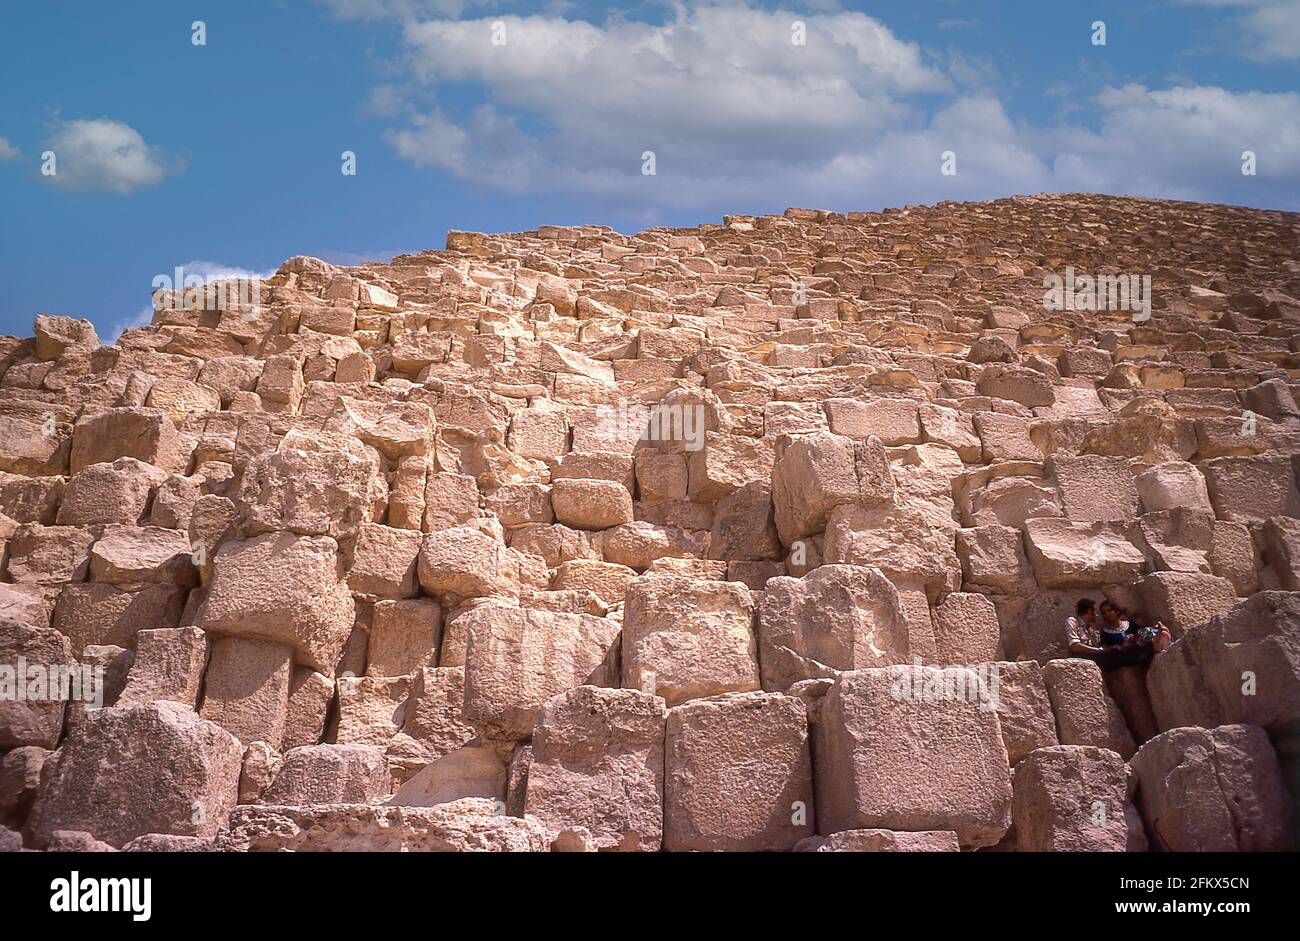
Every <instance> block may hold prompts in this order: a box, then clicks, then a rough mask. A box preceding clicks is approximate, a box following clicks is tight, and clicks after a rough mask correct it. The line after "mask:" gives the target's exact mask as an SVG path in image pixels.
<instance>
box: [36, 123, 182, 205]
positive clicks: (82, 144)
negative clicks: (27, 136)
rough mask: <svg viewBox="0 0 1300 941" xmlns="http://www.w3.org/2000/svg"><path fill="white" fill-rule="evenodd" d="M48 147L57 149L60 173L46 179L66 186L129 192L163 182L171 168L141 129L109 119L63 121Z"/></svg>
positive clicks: (46, 144) (49, 141) (55, 151)
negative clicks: (141, 134) (146, 141)
mask: <svg viewBox="0 0 1300 941" xmlns="http://www.w3.org/2000/svg"><path fill="white" fill-rule="evenodd" d="M44 149H45V150H50V151H53V152H54V154H55V160H56V165H55V170H56V172H55V173H54V175H52V176H46V177H43V179H45V180H46V181H48V182H49V183H51V184H53V185H54V186H59V187H63V188H65V189H80V190H99V191H103V192H110V193H119V194H122V195H126V194H128V193H132V192H134V191H135V190H138V189H142V188H144V187H146V186H154V185H156V184H158V183H160V182H162V179H163V177H164V176H166V175H167V172H168V170H167V167H166V161H165V158H164V157H163V156H162V154H161V153H160V152H159V151H158V150H157V149H156V148H153V147H150V146H149V145H148V144H146V143H145V141H144V138H143V137H141V136H140V134H139V132H138V131H136V130H135V129H134V128H132V127H130V126H129V125H127V124H123V123H122V122H121V121H114V120H111V119H109V118H95V119H93V120H77V121H64V122H61V123H60V124H59V125H58V126H57V127H55V129H54V130H53V132H52V133H51V134H50V136H49V137H48V138H47V139H46V141H45V144H44Z"/></svg>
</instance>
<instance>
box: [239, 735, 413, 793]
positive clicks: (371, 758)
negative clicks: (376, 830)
mask: <svg viewBox="0 0 1300 941" xmlns="http://www.w3.org/2000/svg"><path fill="white" fill-rule="evenodd" d="M387 796H388V763H387V761H386V760H385V759H384V752H383V749H380V748H375V747H373V746H370V745H304V746H303V747H301V748H291V749H289V750H288V751H287V752H285V753H284V757H283V758H281V760H280V770H279V772H278V773H277V774H276V776H275V780H274V781H272V782H271V786H270V787H268V788H267V789H266V792H265V793H264V794H263V795H262V803H264V804H368V803H373V802H374V801H378V800H382V799H383V798H384V797H387Z"/></svg>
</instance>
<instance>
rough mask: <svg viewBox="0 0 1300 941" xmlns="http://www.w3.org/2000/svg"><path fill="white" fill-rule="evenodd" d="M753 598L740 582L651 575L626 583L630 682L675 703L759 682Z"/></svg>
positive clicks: (625, 650) (626, 653) (626, 658)
mask: <svg viewBox="0 0 1300 941" xmlns="http://www.w3.org/2000/svg"><path fill="white" fill-rule="evenodd" d="M753 617H754V602H753V598H752V597H751V595H750V593H749V590H748V589H747V588H745V586H743V585H740V584H738V583H736V582H722V581H711V580H703V579H693V578H688V577H685V576H679V575H658V574H646V575H642V576H639V577H637V578H634V579H632V580H631V581H630V582H629V583H628V587H627V600H626V602H625V606H624V612H623V685H624V686H626V687H629V688H631V689H640V690H642V691H643V692H648V693H657V694H658V695H660V696H662V697H663V698H664V700H665V701H666V702H667V703H668V704H669V705H670V706H675V705H677V704H678V703H681V702H685V701H686V700H687V699H694V698H697V697H701V696H715V695H718V694H720V693H728V692H743V691H747V690H755V689H758V688H759V665H758V650H757V642H756V641H755V638H754V630H753Z"/></svg>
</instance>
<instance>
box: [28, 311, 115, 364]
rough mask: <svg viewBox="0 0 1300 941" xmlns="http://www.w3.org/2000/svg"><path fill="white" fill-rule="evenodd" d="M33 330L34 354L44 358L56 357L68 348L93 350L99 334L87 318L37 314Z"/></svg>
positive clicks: (97, 342)
mask: <svg viewBox="0 0 1300 941" xmlns="http://www.w3.org/2000/svg"><path fill="white" fill-rule="evenodd" d="M33 331H34V332H35V334H36V355H37V357H38V358H40V359H44V360H52V359H58V358H59V357H60V356H62V355H63V354H64V353H66V352H68V351H69V350H79V349H80V350H93V349H95V348H96V347H98V346H99V336H98V335H97V334H96V333H95V326H94V324H92V323H91V322H90V321H89V320H77V319H76V318H74V317H62V316H58V315H56V314H37V315H36V319H35V321H34V325H33Z"/></svg>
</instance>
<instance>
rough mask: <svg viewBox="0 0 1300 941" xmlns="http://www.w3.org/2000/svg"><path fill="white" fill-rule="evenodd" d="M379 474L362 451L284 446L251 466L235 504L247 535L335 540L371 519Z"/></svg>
mask: <svg viewBox="0 0 1300 941" xmlns="http://www.w3.org/2000/svg"><path fill="white" fill-rule="evenodd" d="M300 443H305V442H300ZM377 473H378V462H377V460H376V459H375V458H374V457H373V455H366V454H365V453H364V451H357V452H347V451H323V450H304V449H300V448H297V447H288V446H284V445H282V446H281V449H280V450H278V451H271V452H268V453H266V454H261V455H258V456H257V457H255V458H253V460H252V461H250V462H249V465H248V467H247V468H245V470H244V474H243V477H242V478H241V483H240V488H239V495H238V498H237V499H236V501H235V503H236V506H237V507H238V508H239V510H240V512H241V513H242V515H243V518H244V528H245V531H246V532H247V533H248V534H249V535H256V534H259V533H266V532H275V531H278V530H288V531H290V532H293V533H296V534H298V535H301V536H333V537H336V538H337V537H340V536H345V535H350V534H352V533H355V532H356V530H357V527H359V526H360V525H361V524H362V523H364V522H366V521H368V520H370V519H371V518H372V515H373V513H372V509H373V506H372V501H373V490H374V487H375V477H376V474H377Z"/></svg>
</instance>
